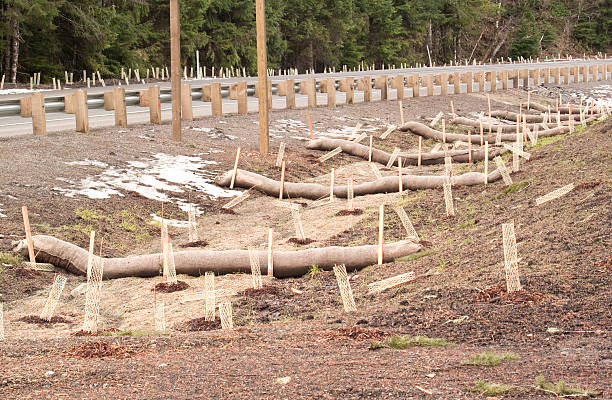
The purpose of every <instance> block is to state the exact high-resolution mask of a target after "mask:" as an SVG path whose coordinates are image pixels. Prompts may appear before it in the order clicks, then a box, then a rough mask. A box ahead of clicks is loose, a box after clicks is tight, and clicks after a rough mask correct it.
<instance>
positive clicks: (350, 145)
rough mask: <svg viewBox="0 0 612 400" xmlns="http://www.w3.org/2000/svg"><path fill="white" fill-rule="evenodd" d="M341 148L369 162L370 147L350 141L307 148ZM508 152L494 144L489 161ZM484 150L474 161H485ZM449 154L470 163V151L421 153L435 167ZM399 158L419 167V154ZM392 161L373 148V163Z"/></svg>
mask: <svg viewBox="0 0 612 400" xmlns="http://www.w3.org/2000/svg"><path fill="white" fill-rule="evenodd" d="M338 147H340V148H341V149H342V152H343V153H347V154H350V155H352V156H356V157H361V158H363V159H364V160H367V159H368V157H369V151H370V148H369V146H365V145H363V144H360V143H355V142H352V141H350V140H343V139H327V138H324V139H315V140H311V141H310V142H309V143H308V144H307V145H306V148H308V149H310V150H322V151H329V150H334V149H336V148H338ZM505 151H506V150H505V149H504V148H499V147H497V148H496V147H494V146H493V145H492V144H491V146H490V148H489V159H493V158H494V157H495V156H498V155H500V154H502V153H504V152H505ZM484 153H485V151H484V148H483V149H477V150H472V160H473V161H474V162H476V161H481V160H483V159H484ZM446 154H448V156H449V157H451V158H452V159H453V162H459V163H466V162H469V154H468V150H449V151H448V152H447V153H445V152H444V151H437V152H433V153H432V152H429V153H421V164H422V165H434V164H444V157H445V155H446ZM398 156H399V157H401V158H402V166H406V165H417V164H418V158H419V155H418V154H414V153H406V152H400V153H399V155H398ZM390 159H391V154H389V153H387V152H386V151H383V150H380V149H376V148H374V147H372V161H374V162H377V163H379V164H383V165H387V163H388V162H389V160H390Z"/></svg>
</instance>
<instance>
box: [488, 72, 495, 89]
mask: <svg viewBox="0 0 612 400" xmlns="http://www.w3.org/2000/svg"><path fill="white" fill-rule="evenodd" d="M488 75H489V82H490V83H491V86H490V87H489V91H490V92H497V71H495V70H492V71H489V72H488Z"/></svg>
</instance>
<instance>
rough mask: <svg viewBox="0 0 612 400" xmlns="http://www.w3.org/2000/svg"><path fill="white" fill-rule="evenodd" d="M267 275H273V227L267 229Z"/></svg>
mask: <svg viewBox="0 0 612 400" xmlns="http://www.w3.org/2000/svg"><path fill="white" fill-rule="evenodd" d="M268 276H274V229H272V228H269V229H268Z"/></svg>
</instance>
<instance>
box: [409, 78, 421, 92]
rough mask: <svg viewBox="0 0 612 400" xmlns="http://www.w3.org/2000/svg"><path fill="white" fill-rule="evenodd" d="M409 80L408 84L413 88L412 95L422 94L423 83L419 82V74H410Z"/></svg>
mask: <svg viewBox="0 0 612 400" xmlns="http://www.w3.org/2000/svg"><path fill="white" fill-rule="evenodd" d="M408 80H409V84H408V86H410V87H411V88H412V97H419V96H421V85H420V83H419V75H418V74H416V75H410V76H409V77H408Z"/></svg>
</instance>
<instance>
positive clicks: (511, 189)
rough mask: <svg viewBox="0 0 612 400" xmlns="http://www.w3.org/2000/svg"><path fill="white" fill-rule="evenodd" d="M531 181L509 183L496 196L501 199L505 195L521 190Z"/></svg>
mask: <svg viewBox="0 0 612 400" xmlns="http://www.w3.org/2000/svg"><path fill="white" fill-rule="evenodd" d="M529 183H530V182H529V181H521V182H516V183H513V184H512V185H508V186H506V187H505V188H504V189H503V190H502V191H501V192H499V193H497V194H496V195H495V198H496V199H499V198H500V197H503V196H505V195H507V194H512V193H516V192H520V191H521V190H523V189H525V188H526V187H527V185H529Z"/></svg>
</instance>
